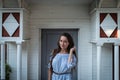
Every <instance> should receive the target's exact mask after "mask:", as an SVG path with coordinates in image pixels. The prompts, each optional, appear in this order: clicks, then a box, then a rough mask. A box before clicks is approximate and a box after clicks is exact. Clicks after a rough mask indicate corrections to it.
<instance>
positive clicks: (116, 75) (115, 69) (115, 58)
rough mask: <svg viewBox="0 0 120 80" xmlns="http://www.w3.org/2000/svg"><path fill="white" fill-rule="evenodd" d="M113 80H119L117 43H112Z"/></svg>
mask: <svg viewBox="0 0 120 80" xmlns="http://www.w3.org/2000/svg"><path fill="white" fill-rule="evenodd" d="M114 80H119V45H116V44H115V45H114Z"/></svg>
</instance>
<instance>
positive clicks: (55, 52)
mask: <svg viewBox="0 0 120 80" xmlns="http://www.w3.org/2000/svg"><path fill="white" fill-rule="evenodd" d="M61 36H65V37H66V38H67V40H68V42H69V45H68V48H67V51H68V53H70V49H71V48H73V47H74V42H73V38H72V36H71V35H70V34H69V33H62V34H61V35H60V37H59V39H58V42H57V46H58V47H57V48H56V49H54V50H53V58H54V57H55V55H56V54H57V53H59V52H60V51H61V47H60V44H59V41H60V38H61ZM73 54H74V55H75V57H76V58H77V55H76V52H75V51H74V52H73Z"/></svg>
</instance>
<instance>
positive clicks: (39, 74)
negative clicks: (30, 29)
mask: <svg viewBox="0 0 120 80" xmlns="http://www.w3.org/2000/svg"><path fill="white" fill-rule="evenodd" d="M42 29H51V30H53V29H58V30H59V29H66V30H67V29H77V30H78V36H77V37H78V42H77V43H80V37H79V36H80V34H79V33H80V29H79V28H39V61H38V63H39V64H38V70H39V71H38V79H41V74H42V73H41V69H42V67H41V57H42V56H41V54H42V50H41V43H42V40H41V38H42ZM79 47H80V46H79V45H77V48H78V50H77V52H78V54H79ZM77 57H79V55H77ZM78 60H79V58H78ZM78 65H79V63H78V64H77V70H79V67H78ZM77 79H78V71H77Z"/></svg>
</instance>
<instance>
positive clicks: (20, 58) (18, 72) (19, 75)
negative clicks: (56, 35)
mask: <svg viewBox="0 0 120 80" xmlns="http://www.w3.org/2000/svg"><path fill="white" fill-rule="evenodd" d="M21 44H22V43H21V42H17V80H22V78H21V71H22V68H21V67H22V66H21V65H22V64H21V61H22V54H21Z"/></svg>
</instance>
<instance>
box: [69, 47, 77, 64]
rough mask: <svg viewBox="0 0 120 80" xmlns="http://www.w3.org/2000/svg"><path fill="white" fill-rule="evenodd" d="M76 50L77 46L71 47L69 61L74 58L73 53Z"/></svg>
mask: <svg viewBox="0 0 120 80" xmlns="http://www.w3.org/2000/svg"><path fill="white" fill-rule="evenodd" d="M74 51H75V47H73V48H71V49H70V54H69V57H68V63H70V62H71V60H72V55H73V52H74Z"/></svg>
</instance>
